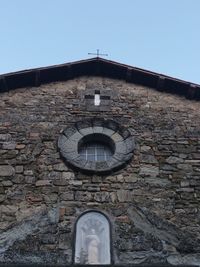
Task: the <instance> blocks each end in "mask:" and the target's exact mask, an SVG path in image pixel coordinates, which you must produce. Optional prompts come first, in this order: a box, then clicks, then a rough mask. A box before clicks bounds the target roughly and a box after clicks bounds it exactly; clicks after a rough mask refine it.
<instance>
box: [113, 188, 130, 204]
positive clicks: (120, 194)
mask: <svg viewBox="0 0 200 267" xmlns="http://www.w3.org/2000/svg"><path fill="white" fill-rule="evenodd" d="M117 198H118V201H119V202H128V201H131V200H132V196H131V192H130V191H129V190H124V189H121V190H118V191H117Z"/></svg>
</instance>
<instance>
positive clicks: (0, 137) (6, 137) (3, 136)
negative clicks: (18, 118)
mask: <svg viewBox="0 0 200 267" xmlns="http://www.w3.org/2000/svg"><path fill="white" fill-rule="evenodd" d="M10 140H11V135H10V134H0V141H6V142H8V141H10Z"/></svg>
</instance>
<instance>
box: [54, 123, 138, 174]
mask: <svg viewBox="0 0 200 267" xmlns="http://www.w3.org/2000/svg"><path fill="white" fill-rule="evenodd" d="M88 142H100V143H103V144H105V145H106V146H107V147H109V148H110V150H111V153H112V156H111V157H110V158H109V159H108V160H103V161H92V160H86V159H84V158H83V157H82V155H81V154H80V153H79V148H80V146H81V145H82V144H87V143H88ZM58 148H59V151H60V154H61V156H62V157H63V158H64V160H65V161H66V162H67V163H68V164H70V165H72V166H74V167H75V168H78V169H79V170H82V171H86V172H93V173H103V172H110V171H113V170H115V169H118V168H121V167H123V166H124V165H125V163H127V162H128V161H129V160H130V159H131V157H132V155H133V150H134V138H133V136H131V133H130V131H129V130H128V129H126V128H124V127H123V126H120V125H119V124H118V123H117V122H115V121H113V120H105V119H91V120H85V121H79V122H77V123H75V124H74V125H72V126H70V127H67V128H65V129H64V130H63V131H62V133H61V135H60V136H59V138H58Z"/></svg>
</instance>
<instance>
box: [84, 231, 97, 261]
mask: <svg viewBox="0 0 200 267" xmlns="http://www.w3.org/2000/svg"><path fill="white" fill-rule="evenodd" d="M91 232H92V233H91V234H90V235H88V236H87V237H86V239H87V240H88V253H87V255H88V264H99V244H100V240H99V238H98V236H97V235H96V232H95V229H92V231H91Z"/></svg>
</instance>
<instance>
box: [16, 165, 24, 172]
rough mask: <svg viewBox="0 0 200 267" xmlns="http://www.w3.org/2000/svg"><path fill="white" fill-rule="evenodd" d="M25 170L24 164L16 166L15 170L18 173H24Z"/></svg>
mask: <svg viewBox="0 0 200 267" xmlns="http://www.w3.org/2000/svg"><path fill="white" fill-rule="evenodd" d="M23 171H24V166H23V165H17V166H15V172H16V173H23Z"/></svg>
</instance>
